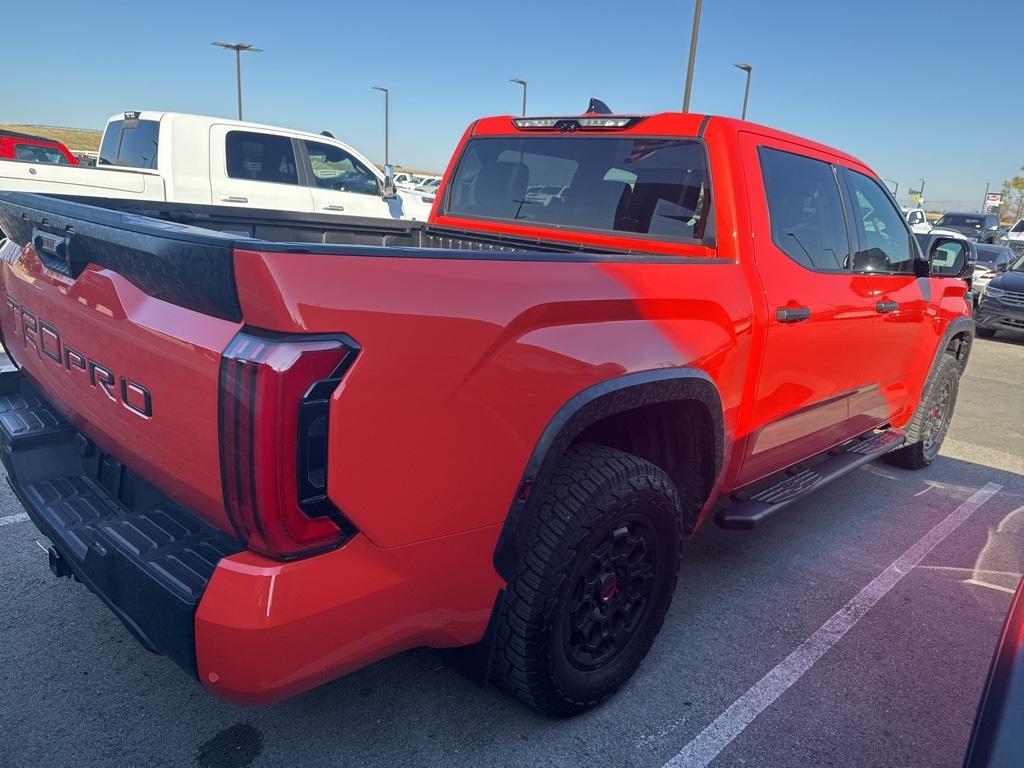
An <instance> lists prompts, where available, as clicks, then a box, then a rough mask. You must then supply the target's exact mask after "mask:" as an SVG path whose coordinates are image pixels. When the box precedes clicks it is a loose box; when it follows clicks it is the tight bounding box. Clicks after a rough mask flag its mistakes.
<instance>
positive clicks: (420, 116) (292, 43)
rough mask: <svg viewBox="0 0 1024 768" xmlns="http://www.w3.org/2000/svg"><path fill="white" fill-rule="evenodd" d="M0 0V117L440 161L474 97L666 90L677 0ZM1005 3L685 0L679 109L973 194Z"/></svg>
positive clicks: (660, 101)
mask: <svg viewBox="0 0 1024 768" xmlns="http://www.w3.org/2000/svg"><path fill="white" fill-rule="evenodd" d="M10 5H11V7H8V8H6V10H5V14H4V15H5V19H4V24H3V26H4V29H5V30H6V31H7V32H8V34H6V35H5V36H4V38H5V39H4V46H3V47H4V59H5V60H6V61H7V67H6V70H7V77H6V78H5V83H4V89H3V91H4V94H3V100H2V107H0V122H18V123H34V124H42V125H60V126H71V127H95V128H100V127H102V125H103V122H104V120H105V119H106V117H107V116H108V115H109V114H111V113H114V112H119V111H123V110H125V109H166V110H175V111H187V112H198V113H202V114H213V115H225V116H233V115H234V110H235V90H234V89H235V81H234V61H233V54H231V53H229V52H227V51H223V50H220V49H218V48H214V47H212V46H211V45H210V42H211V41H213V40H228V41H246V42H253V43H255V44H256V45H258V46H259V47H261V48H264V49H266V52H265V53H259V54H252V55H246V56H245V57H244V62H243V65H244V69H243V81H244V82H243V85H244V98H245V110H246V114H245V116H246V118H247V119H250V120H257V121H260V122H266V123H272V124H278V125H284V126H289V127H295V128H302V129H307V130H314V131H320V130H322V129H325V128H326V129H328V130H331V131H332V132H333V133H334V134H335V135H336V136H338V137H339V138H344V139H345V140H347V141H348V142H350V143H351V144H353V145H355V146H356V147H358V148H360V149H361V150H362V151H363V152H365V153H366V154H367V155H369V156H370V157H371V158H372V159H373V160H375V161H377V162H381V161H382V160H383V154H384V149H383V136H382V134H383V104H382V100H383V96H382V94H380V93H379V92H377V91H373V90H371V89H370V86H371V85H385V86H388V87H390V88H391V107H392V109H391V160H392V162H395V163H400V164H406V165H410V166H416V167H421V168H428V169H435V170H442V169H443V168H444V165H445V163H446V160H447V158H448V155H449V153H450V152H451V150H452V149H453V147H454V146H455V143H456V142H457V140H458V138H459V136H460V135H461V133H462V131H463V129H464V128H465V126H466V125H467V124H468V123H469V122H470V121H471V120H472V119H473V118H475V117H478V116H482V115H489V114H509V113H515V112H517V111H518V109H519V103H520V102H519V99H520V91H519V87H518V86H516V85H513V84H511V83H509V82H508V79H509V78H511V77H520V78H524V79H526V80H528V81H529V84H530V94H529V96H530V99H529V111H530V113H531V114H564V113H578V112H581V111H582V110H583V108H584V107H585V105H586V103H587V99H588V98H589V97H590V96H597V97H600V98H602V99H604V100H605V101H607V102H608V103H609V104H610V105H611V106H612V107H613V108H614V109H615V110H616V111H619V112H628V113H637V112H639V113H645V112H657V111H663V110H674V109H679V108H680V105H681V95H682V90H683V82H684V78H685V67H686V52H687V46H688V43H689V34H690V22H691V19H692V11H693V3H692V0H677V1H673V2H668V1H667V0H665V1H662V2H653V1H652V0H628V1H625V2H624V1H623V0H617V1H614V0H587V1H580V0H543V1H537V0H518V2H487V1H486V0H485V1H484V2H481V1H480V0H473V1H472V2H467V1H464V0H457V1H453V2H436V1H435V2H422V0H421V1H420V2H415V3H411V2H404V0H390V2H374V3H371V2H359V3H351V2H344V0H333V1H332V2H320V1H319V0H304V1H303V2H298V3H291V2H282V0H275V2H266V1H264V0H249V2H244V3H243V2H220V1H219V0H218V1H214V0H206V1H205V2H192V1H191V0H178V1H177V2H160V3H150V2H140V1H139V0H135V1H134V2H130V3H121V2H114V1H113V0H111V2H101V3H82V2H79V1H72V0H48V2H46V3H45V4H42V5H35V4H33V3H26V2H18V3H12V4H10ZM1022 39H1024V2H1022V0H992V1H990V2H963V0H956V1H953V0H936V1H933V2H925V1H924V0H922V1H919V2H912V1H909V0H858V2H841V1H840V0H819V1H818V2H808V1H807V0H804V1H797V0H706V2H705V4H704V13H703V18H702V23H701V35H700V47H699V50H698V55H697V65H696V68H695V77H694V88H693V97H692V103H691V109H692V110H693V111H695V112H711V113H715V114H724V115H738V114H739V110H740V106H741V101H742V95H743V73H742V72H740V71H739V70H737V69H734V68H733V66H732V65H733V64H734V63H738V62H749V63H751V64H753V66H754V73H753V80H752V86H751V96H750V107H749V112H748V117H749V118H750V119H752V120H756V121H758V122H762V123H765V124H767V125H771V126H774V127H778V128H782V129H784V130H788V131H792V132H794V133H798V134H801V135H805V136H808V137H810V138H813V139H817V140H819V141H822V142H825V143H827V144H831V145H834V146H836V147H839V148H841V149H843V150H846V151H848V152H850V153H852V154H854V155H856V156H858V157H860V158H861V159H862V160H864V161H865V162H867V163H868V164H869V165H871V166H872V167H873V168H874V169H875V170H876V171H877V172H878V173H879V175H881V176H883V177H885V178H889V179H894V180H896V181H898V182H899V184H900V187H899V195H898V196H899V197H900V199H901V200H903V199H904V198H905V191H906V190H907V189H909V187H910V186H911V185H913V186H917V184H918V179H920V178H921V177H924V178H925V179H926V188H925V193H926V194H925V196H926V198H927V199H928V201H929V203H931V204H932V205H935V206H938V207H945V208H950V207H965V206H966V207H970V208H974V207H976V206H977V205H979V204H980V202H981V198H982V194H983V193H984V190H985V183H986V182H992V184H993V188H998V186H999V184H1000V183H1001V182H1002V180H1003V179H1005V178H1007V177H1009V176H1012V175H1014V174H1015V173H1017V172H1019V171H1018V169H1019V168H1020V167H1021V166H1022V165H1024V99H1022V98H1021V95H1020V85H1021V78H1020V73H1021V66H1022V65H1021V60H1020V46H1021V41H1022Z"/></svg>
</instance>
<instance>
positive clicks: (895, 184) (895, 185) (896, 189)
mask: <svg viewBox="0 0 1024 768" xmlns="http://www.w3.org/2000/svg"><path fill="white" fill-rule="evenodd" d="M882 181H884V182H886V183H887V184H892V196H893V197H894V198H895V197H896V193H897V192H899V191H900V183H899V182H898V181H893V180H892V179H882Z"/></svg>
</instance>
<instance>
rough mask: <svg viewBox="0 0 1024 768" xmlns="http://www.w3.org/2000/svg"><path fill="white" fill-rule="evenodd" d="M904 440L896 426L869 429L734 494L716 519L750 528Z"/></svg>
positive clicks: (727, 525)
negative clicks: (821, 456)
mask: <svg viewBox="0 0 1024 768" xmlns="http://www.w3.org/2000/svg"><path fill="white" fill-rule="evenodd" d="M905 442H906V436H905V435H904V434H903V433H902V432H900V431H898V430H895V429H888V430H885V431H883V432H869V433H868V434H866V435H862V436H861V437H858V438H856V439H854V440H853V441H851V442H849V443H846V444H844V445H843V446H841V447H840V448H838V449H836V450H834V451H831V452H830V453H828V454H826V456H827V458H826V459H825V460H824V461H822V462H820V463H818V464H815V465H814V466H812V467H807V468H800V467H795V468H794V469H792V470H790V471H789V473H788V475H787V476H786V477H784V478H783V479H782V480H779V481H778V482H776V483H775V484H774V485H770V486H768V487H767V488H762V489H761V490H759V491H757V492H756V493H754V494H753V495H751V496H747V497H742V496H741V497H740V498H736V497H735V496H734V499H735V500H736V503H735V504H733V505H732V506H730V507H726V508H725V509H721V510H719V511H718V513H717V514H716V515H715V522H716V523H718V525H720V526H721V527H722V528H729V529H733V530H750V529H751V528H753V527H754V526H756V525H757V524H758V523H760V522H762V521H763V520H765V519H766V518H768V517H771V516H772V515H774V514H775V513H776V512H779V511H781V510H783V509H785V508H786V507H788V506H789V505H790V504H793V503H794V502H797V501H799V500H800V499H802V498H804V497H806V496H809V495H810V494H811V493H813V492H814V491H816V490H818V489H819V488H821V487H822V486H823V485H827V484H828V483H831V482H832V481H833V480H836V479H838V478H840V477H842V476H843V475H846V474H848V473H850V472H852V471H853V470H855V469H857V468H858V467H861V466H863V465H865V464H867V463H868V462H869V461H873V460H875V459H877V458H879V457H880V456H884V455H885V454H887V453H889V451H891V450H893V449H895V448H899V447H900V446H901V445H903V443H905ZM741 493H742V492H741Z"/></svg>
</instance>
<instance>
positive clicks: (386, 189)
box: [380, 163, 398, 200]
mask: <svg viewBox="0 0 1024 768" xmlns="http://www.w3.org/2000/svg"><path fill="white" fill-rule="evenodd" d="M380 196H381V197H382V198H384V199H385V200H394V199H395V198H396V197H398V188H397V187H396V186H395V166H393V165H391V164H390V163H389V164H388V165H385V166H384V183H383V184H382V185H381V191H380Z"/></svg>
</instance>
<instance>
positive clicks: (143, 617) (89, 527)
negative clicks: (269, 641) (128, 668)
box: [0, 372, 241, 674]
mask: <svg viewBox="0 0 1024 768" xmlns="http://www.w3.org/2000/svg"><path fill="white" fill-rule="evenodd" d="M0 459H2V461H3V463H4V467H5V468H6V470H7V477H8V481H9V483H10V485H11V487H12V488H13V489H14V492H15V494H16V495H17V496H18V499H19V500H20V501H21V503H22V504H23V505H24V507H25V510H26V511H27V512H28V515H29V517H30V518H31V519H32V522H34V523H35V525H36V527H37V528H39V530H40V531H41V532H42V533H43V534H44V535H45V536H46V537H47V538H48V539H50V541H51V542H52V543H53V549H54V550H55V551H56V553H57V554H58V555H59V561H60V563H61V564H62V566H64V567H65V568H66V569H67V570H69V571H70V574H71V575H73V576H74V577H75V578H76V579H77V580H78V581H80V582H82V583H83V584H85V586H86V587H88V588H89V590H90V591H92V592H94V593H95V594H96V595H97V596H98V597H99V598H100V599H101V600H102V601H103V602H104V603H105V604H106V605H107V607H109V608H110V610H112V611H113V612H114V614H115V615H116V616H117V617H118V618H119V619H120V620H121V621H122V622H123V623H124V625H125V626H126V627H127V628H128V630H129V631H130V632H131V633H132V634H133V635H134V636H135V637H136V638H137V639H138V640H139V641H140V642H141V643H142V644H143V645H144V646H145V647H146V648H147V649H149V650H150V651H153V652H155V653H161V654H164V655H167V656H169V657H170V658H172V659H173V660H174V661H175V662H176V663H178V664H179V665H180V666H182V667H183V668H184V669H186V670H188V671H189V672H191V673H192V674H195V673H196V658H195V629H194V627H195V621H194V617H195V612H196V608H197V606H198V604H199V601H200V599H201V598H202V596H203V593H204V592H205V590H206V587H207V585H208V583H209V580H210V577H211V576H212V575H213V572H214V569H215V567H216V565H217V563H218V562H219V561H220V559H221V558H222V557H224V556H225V555H228V554H232V553H234V552H238V551H239V550H240V549H241V547H240V545H239V544H238V542H236V541H234V540H233V539H231V538H230V537H228V536H226V535H224V534H223V533H221V532H220V531H218V530H216V529H215V528H213V527H211V526H210V525H208V524H207V523H205V522H204V521H203V520H201V519H200V518H198V517H196V516H195V515H193V514H191V513H190V512H188V511H187V510H185V509H184V508H182V507H181V506H179V505H177V504H175V503H174V502H173V501H171V500H170V499H169V498H167V497H166V496H165V495H164V494H162V493H161V492H160V491H158V490H157V489H156V488H154V487H153V486H151V485H150V484H149V483H147V482H146V481H145V480H143V479H142V478H140V477H139V476H138V475H136V474H135V473H133V472H131V470H129V469H128V468H126V467H125V466H124V465H123V464H121V463H120V462H118V461H116V460H115V459H114V458H113V457H111V456H109V455H108V454H106V453H104V452H103V451H102V450H100V449H99V448H98V447H97V446H96V445H95V444H94V443H92V442H91V441H90V440H88V439H87V438H86V437H84V436H83V435H82V434H81V433H79V432H77V431H76V430H75V429H74V427H73V426H72V425H71V424H70V423H69V422H67V421H66V420H65V419H64V418H63V417H62V416H60V414H59V413H58V412H57V411H56V410H55V409H54V408H53V407H52V406H51V405H49V403H47V402H46V400H45V399H43V397H42V396H41V395H40V394H39V392H38V391H37V390H36V388H35V387H34V386H33V385H32V384H31V383H30V382H29V381H28V380H26V379H25V378H24V377H23V376H22V375H21V374H20V373H18V372H9V373H4V374H3V375H2V376H0Z"/></svg>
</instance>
